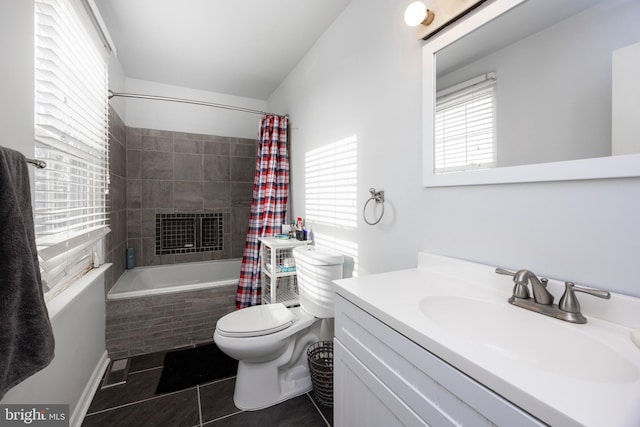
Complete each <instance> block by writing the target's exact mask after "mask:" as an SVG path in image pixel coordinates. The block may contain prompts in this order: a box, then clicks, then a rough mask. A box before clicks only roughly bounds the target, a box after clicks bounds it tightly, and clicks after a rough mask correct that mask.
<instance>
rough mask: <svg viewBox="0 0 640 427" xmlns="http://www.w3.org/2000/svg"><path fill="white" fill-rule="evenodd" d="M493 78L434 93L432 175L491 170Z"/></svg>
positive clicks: (489, 75)
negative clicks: (433, 158)
mask: <svg viewBox="0 0 640 427" xmlns="http://www.w3.org/2000/svg"><path fill="white" fill-rule="evenodd" d="M495 88H496V80H495V74H493V73H490V74H487V75H486V76H482V77H480V78H476V79H473V80H471V81H469V82H466V83H462V84H460V85H456V87H454V88H451V89H449V90H445V91H442V92H440V93H438V96H437V99H436V115H435V153H434V154H435V172H436V173H438V172H453V171H462V170H469V169H478V168H483V167H491V166H495V163H496V137H495V112H496V108H495Z"/></svg>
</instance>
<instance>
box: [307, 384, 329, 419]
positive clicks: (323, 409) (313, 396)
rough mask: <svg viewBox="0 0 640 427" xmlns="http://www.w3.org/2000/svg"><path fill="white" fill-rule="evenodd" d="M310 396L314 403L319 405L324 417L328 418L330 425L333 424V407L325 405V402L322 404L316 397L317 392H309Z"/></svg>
mask: <svg viewBox="0 0 640 427" xmlns="http://www.w3.org/2000/svg"><path fill="white" fill-rule="evenodd" d="M308 396H309V398H311V399H312V400H313V401H314V403H315V404H316V406H317V407H318V409H319V410H320V412H322V415H324V418H325V419H326V420H327V422H328V423H329V424H330V425H333V407H331V408H330V407H328V406H324V405H323V404H321V403H320V402H318V400H317V399H316V396H315V394H314V393H313V391H312V392H310V393H308Z"/></svg>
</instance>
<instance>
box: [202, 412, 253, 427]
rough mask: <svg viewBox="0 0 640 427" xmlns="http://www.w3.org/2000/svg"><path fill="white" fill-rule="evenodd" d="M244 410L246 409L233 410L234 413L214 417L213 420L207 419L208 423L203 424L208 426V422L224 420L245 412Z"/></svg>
mask: <svg viewBox="0 0 640 427" xmlns="http://www.w3.org/2000/svg"><path fill="white" fill-rule="evenodd" d="M243 412H244V411H242V410H239V411H238V412H233V413H231V414H227V415H223V416H221V417H218V418H216V419H213V420H210V421H207V422H206V423H204V424H202V426H203V427H204V426H206V425H208V424H212V423H215V422H216V421H220V420H224V419H225V418H229V417H233V416H234V415H238V414H241V413H243Z"/></svg>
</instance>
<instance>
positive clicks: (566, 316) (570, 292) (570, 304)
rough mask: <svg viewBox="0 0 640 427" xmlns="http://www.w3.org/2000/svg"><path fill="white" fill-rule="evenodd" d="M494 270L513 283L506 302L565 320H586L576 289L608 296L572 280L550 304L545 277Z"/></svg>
mask: <svg viewBox="0 0 640 427" xmlns="http://www.w3.org/2000/svg"><path fill="white" fill-rule="evenodd" d="M496 273H498V274H504V275H507V276H513V282H514V283H515V285H514V287H513V295H512V296H511V297H510V298H509V300H508V301H509V303H510V304H513V305H516V306H518V307H522V308H526V309H527V310H531V311H535V312H536V313H541V314H544V315H547V316H551V317H555V318H557V319H561V320H565V321H567V322H572V323H587V319H586V318H585V317H584V316H583V315H582V313H580V303H579V302H578V299H577V298H576V295H575V292H576V291H577V292H584V293H586V294H589V295H593V296H595V297H598V298H604V299H609V298H611V294H610V293H609V292H607V291H602V290H600V289H593V288H585V287H581V286H577V285H576V284H575V283H573V282H565V290H564V294H563V295H562V297H561V298H560V301H559V303H558V304H557V305H556V304H553V295H551V293H549V291H548V290H547V282H548V280H547V279H545V278H540V279H538V276H536V275H535V274H534V273H533V272H532V271H530V270H518V271H517V272H515V273H514V272H512V271H509V270H505V269H503V268H496ZM529 284H531V290H532V293H533V298H531V297H530V293H529V286H528V285H529Z"/></svg>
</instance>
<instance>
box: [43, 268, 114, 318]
mask: <svg viewBox="0 0 640 427" xmlns="http://www.w3.org/2000/svg"><path fill="white" fill-rule="evenodd" d="M110 267H111V264H110V263H107V264H103V265H101V266H100V267H98V268H93V269H91V270H90V271H89V272H88V273H87V274H85V275H84V276H82V277H80V278H79V279H78V280H76V281H74V282H73V283H72V284H71V285H70V286H69V287H68V288H67V289H65V291H64V292H62V293H61V294H60V295H57V296H56V297H55V298H53V299H52V300H51V301H49V302H47V310H48V311H49V319H51V321H53V320H54V319H55V318H56V317H57V316H58V315H60V313H62V312H63V311H64V310H65V308H66V307H68V306H69V305H70V304H71V303H72V302H73V301H74V300H75V299H76V298H78V296H79V295H80V294H82V292H84V290H85V289H87V288H88V287H89V286H90V285H91V284H92V283H93V282H95V280H96V279H97V278H98V277H99V276H100V275H103V276H104V273H105V272H106V271H107V270H108V269H109V268H110ZM101 283H103V284H104V281H102V282H101Z"/></svg>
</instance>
